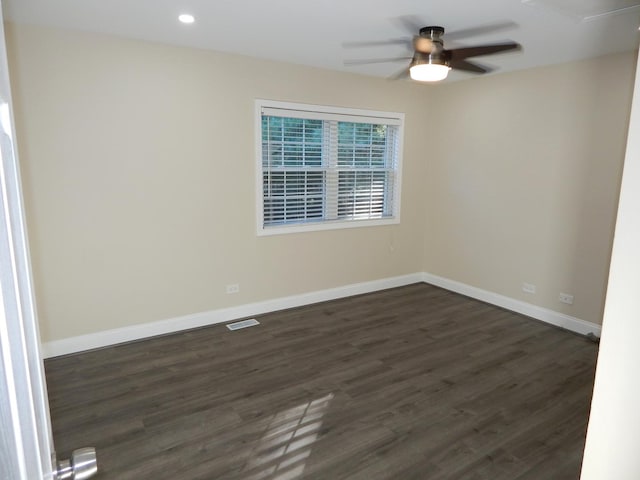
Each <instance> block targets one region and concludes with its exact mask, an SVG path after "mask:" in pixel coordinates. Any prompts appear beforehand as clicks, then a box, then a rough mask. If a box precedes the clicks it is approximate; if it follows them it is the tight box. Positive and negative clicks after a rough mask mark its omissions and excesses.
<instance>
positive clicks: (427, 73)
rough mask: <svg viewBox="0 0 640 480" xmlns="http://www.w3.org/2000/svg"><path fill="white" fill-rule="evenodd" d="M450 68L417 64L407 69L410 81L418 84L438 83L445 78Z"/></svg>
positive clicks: (433, 64) (430, 64)
mask: <svg viewBox="0 0 640 480" xmlns="http://www.w3.org/2000/svg"><path fill="white" fill-rule="evenodd" d="M449 70H450V68H449V67H448V66H446V65H439V64H437V63H419V64H417V65H414V66H412V67H411V68H410V69H409V75H410V76H411V79H412V80H416V81H418V82H439V81H440V80H444V79H445V78H447V75H448V74H449Z"/></svg>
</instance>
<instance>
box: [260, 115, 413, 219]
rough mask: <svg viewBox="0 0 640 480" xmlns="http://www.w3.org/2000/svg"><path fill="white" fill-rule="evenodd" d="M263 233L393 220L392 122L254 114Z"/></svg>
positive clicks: (395, 137) (396, 126)
mask: <svg viewBox="0 0 640 480" xmlns="http://www.w3.org/2000/svg"><path fill="white" fill-rule="evenodd" d="M260 120H261V126H260V128H261V153H262V155H261V173H262V226H263V228H269V227H276V226H288V225H309V224H320V223H327V222H332V223H333V222H335V223H340V222H352V221H357V220H375V219H390V218H394V217H395V216H396V215H397V201H396V198H397V197H398V195H397V188H398V182H399V175H398V171H399V152H400V145H399V144H400V135H399V132H400V126H401V121H400V119H399V118H394V117H392V116H389V117H385V116H382V117H376V116H370V115H357V114H352V113H349V112H347V113H344V112H340V113H335V114H332V113H330V112H326V111H312V110H301V109H291V108H288V109H278V108H273V107H269V108H264V107H263V108H262V109H261V117H260Z"/></svg>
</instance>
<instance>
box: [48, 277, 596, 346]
mask: <svg viewBox="0 0 640 480" xmlns="http://www.w3.org/2000/svg"><path fill="white" fill-rule="evenodd" d="M419 282H424V283H429V284H431V285H435V286H438V287H442V288H445V289H447V290H450V291H452V292H456V293H460V294H462V295H466V296H468V297H471V298H475V299H477V300H481V301H483V302H487V303H490V304H493V305H497V306H499V307H502V308H506V309H507V310H511V311H514V312H518V313H521V314H523V315H527V316H529V317H532V318H535V319H537V320H541V321H543V322H546V323H549V324H551V325H556V326H558V327H562V328H565V329H567V330H571V331H574V332H576V333H580V334H582V335H586V334H588V333H593V334H594V335H596V336H598V337H599V336H600V329H601V327H600V325H597V324H595V323H591V322H586V321H584V320H580V319H579V318H575V317H571V316H569V315H564V314H562V313H558V312H555V311H553V310H549V309H547V308H542V307H538V306H535V305H531V304H530V303H526V302H521V301H519V300H515V299H513V298H510V297H505V296H504V295H499V294H497V293H493V292H489V291H487V290H482V289H481V288H477V287H473V286H471V285H467V284H464V283H460V282H456V281H454V280H449V279H447V278H443V277H438V276H436V275H432V274H430V273H413V274H409V275H403V276H400V277H392V278H385V279H381V280H374V281H371V282H363V283H354V284H351V285H345V286H342V287H336V288H330V289H327V290H320V291H317V292H310V293H303V294H300V295H293V296H290V297H282V298H276V299H273V300H265V301H263V302H256V303H249V304H246V305H239V306H237V307H229V308H222V309H219V310H210V311H208V312H201V313H195V314H192V315H185V316H183V317H177V318H170V319H167V320H160V321H157V322H150V323H144V324H141V325H132V326H128V327H122V328H116V329H113V330H107V331H103V332H98V333H90V334H87V335H80V336H77V337H71V338H65V339H62V340H54V341H51V342H46V343H43V344H42V346H41V350H42V356H43V357H44V358H50V357H57V356H60V355H67V354H70V353H77V352H82V351H85V350H92V349H94V348H101V347H106V346H110V345H116V344H118V343H124V342H130V341H133V340H141V339H143V338H148V337H154V336H157V335H165V334H168V333H174V332H179V331H181V330H188V329H190V328H198V327H204V326H207V325H215V324H218V323H225V322H230V321H233V320H238V319H240V318H246V317H251V316H254V315H261V314H264V313H269V312H275V311H278V310H284V309H287V308H294V307H300V306H303V305H310V304H312V303H318V302H325V301H327V300H335V299H338V298H344V297H350V296H352V295H360V294H363V293H370V292H375V291H378V290H384V289H386V288H394V287H401V286H404V285H410V284H412V283H419Z"/></svg>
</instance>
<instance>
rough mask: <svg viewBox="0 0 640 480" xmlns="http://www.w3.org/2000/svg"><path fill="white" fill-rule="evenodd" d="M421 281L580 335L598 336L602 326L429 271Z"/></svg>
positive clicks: (423, 275)
mask: <svg viewBox="0 0 640 480" xmlns="http://www.w3.org/2000/svg"><path fill="white" fill-rule="evenodd" d="M422 281H423V282H425V283H429V284H431V285H435V286H437V287H442V288H445V289H447V290H450V291H452V292H456V293H460V294H462V295H466V296H467V297H471V298H475V299H477V300H481V301H483V302H486V303H490V304H492V305H497V306H498V307H502V308H506V309H507V310H511V311H512V312H517V313H521V314H523V315H526V316H528V317H532V318H535V319H536V320H541V321H543V322H545V323H549V324H551V325H555V326H557V327H561V328H564V329H566V330H570V331H572V332H576V333H579V334H581V335H587V334H589V333H592V334H594V335H595V336H597V337H600V332H601V330H602V326H601V325H598V324H596V323H592V322H587V321H585V320H581V319H579V318H576V317H572V316H570V315H565V314H564V313H559V312H556V311H554V310H549V309H548V308H544V307H538V306H536V305H532V304H530V303H527V302H522V301H520V300H516V299H514V298H511V297H506V296H504V295H500V294H498V293H493V292H489V291H487V290H483V289H481V288H477V287H473V286H471V285H467V284H465V283H460V282H456V281H455V280H449V279H448V278H444V277H439V276H437V275H432V274H430V273H423V274H422Z"/></svg>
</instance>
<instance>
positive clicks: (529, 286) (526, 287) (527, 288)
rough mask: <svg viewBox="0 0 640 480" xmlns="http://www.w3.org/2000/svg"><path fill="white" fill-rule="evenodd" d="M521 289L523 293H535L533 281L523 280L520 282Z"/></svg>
mask: <svg viewBox="0 0 640 480" xmlns="http://www.w3.org/2000/svg"><path fill="white" fill-rule="evenodd" d="M522 291H523V292H524V293H531V294H535V293H536V286H535V285H534V284H533V283H527V282H524V283H523V284H522Z"/></svg>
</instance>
